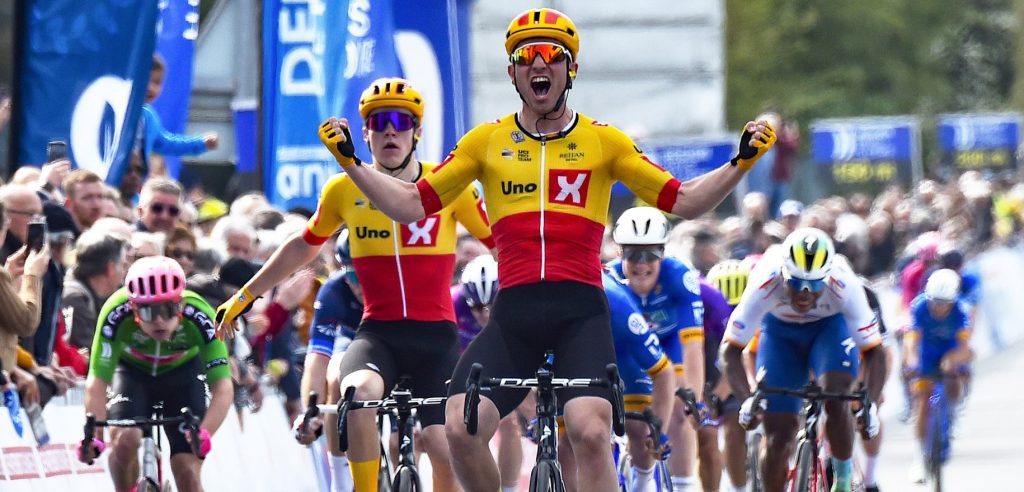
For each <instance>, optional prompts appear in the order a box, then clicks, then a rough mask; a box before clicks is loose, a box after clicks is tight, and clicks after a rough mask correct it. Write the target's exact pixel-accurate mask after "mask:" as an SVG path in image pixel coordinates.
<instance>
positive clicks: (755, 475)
mask: <svg viewBox="0 0 1024 492" xmlns="http://www.w3.org/2000/svg"><path fill="white" fill-rule="evenodd" d="M763 441H764V436H763V435H761V433H760V432H755V433H753V434H751V436H750V442H748V443H747V483H748V484H750V487H749V488H748V489H747V490H750V492H764V483H762V482H761V443H762V442H763Z"/></svg>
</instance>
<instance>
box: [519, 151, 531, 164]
mask: <svg viewBox="0 0 1024 492" xmlns="http://www.w3.org/2000/svg"><path fill="white" fill-rule="evenodd" d="M516 159H518V160H519V162H530V151H529V150H526V149H520V150H519V151H517V152H516Z"/></svg>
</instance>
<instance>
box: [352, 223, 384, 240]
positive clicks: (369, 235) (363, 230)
mask: <svg viewBox="0 0 1024 492" xmlns="http://www.w3.org/2000/svg"><path fill="white" fill-rule="evenodd" d="M356 237H357V238H359V239H387V238H389V237H391V231H389V230H387V229H370V228H369V227H366V226H359V227H356Z"/></svg>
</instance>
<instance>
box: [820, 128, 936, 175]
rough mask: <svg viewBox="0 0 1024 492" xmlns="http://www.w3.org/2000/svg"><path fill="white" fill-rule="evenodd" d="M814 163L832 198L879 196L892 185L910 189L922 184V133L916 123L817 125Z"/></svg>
mask: <svg viewBox="0 0 1024 492" xmlns="http://www.w3.org/2000/svg"><path fill="white" fill-rule="evenodd" d="M810 133H811V135H810V140H811V157H812V160H813V161H814V163H815V164H817V166H816V168H817V176H818V178H819V179H821V181H822V182H824V183H829V184H830V188H831V189H830V190H829V191H830V192H832V193H841V194H846V193H852V192H864V193H877V192H879V191H881V190H882V189H883V188H885V187H886V186H888V185H890V184H900V185H902V186H903V187H904V189H908V188H909V187H910V186H911V183H913V182H914V181H915V180H918V179H920V178H921V175H922V168H921V129H920V124H919V122H918V120H917V118H916V117H913V116H898V117H868V118H850V119H823V120H815V121H812V122H811V125H810Z"/></svg>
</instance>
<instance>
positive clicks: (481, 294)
mask: <svg viewBox="0 0 1024 492" xmlns="http://www.w3.org/2000/svg"><path fill="white" fill-rule="evenodd" d="M461 280H462V281H461V283H462V288H463V289H464V292H465V294H466V302H468V303H469V305H470V307H474V306H490V305H491V304H494V299H495V298H496V297H497V296H498V262H496V261H494V257H492V256H491V255H480V256H477V257H476V258H473V259H472V260H471V261H470V262H469V263H467V264H466V268H464V269H463V270H462V279H461Z"/></svg>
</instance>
